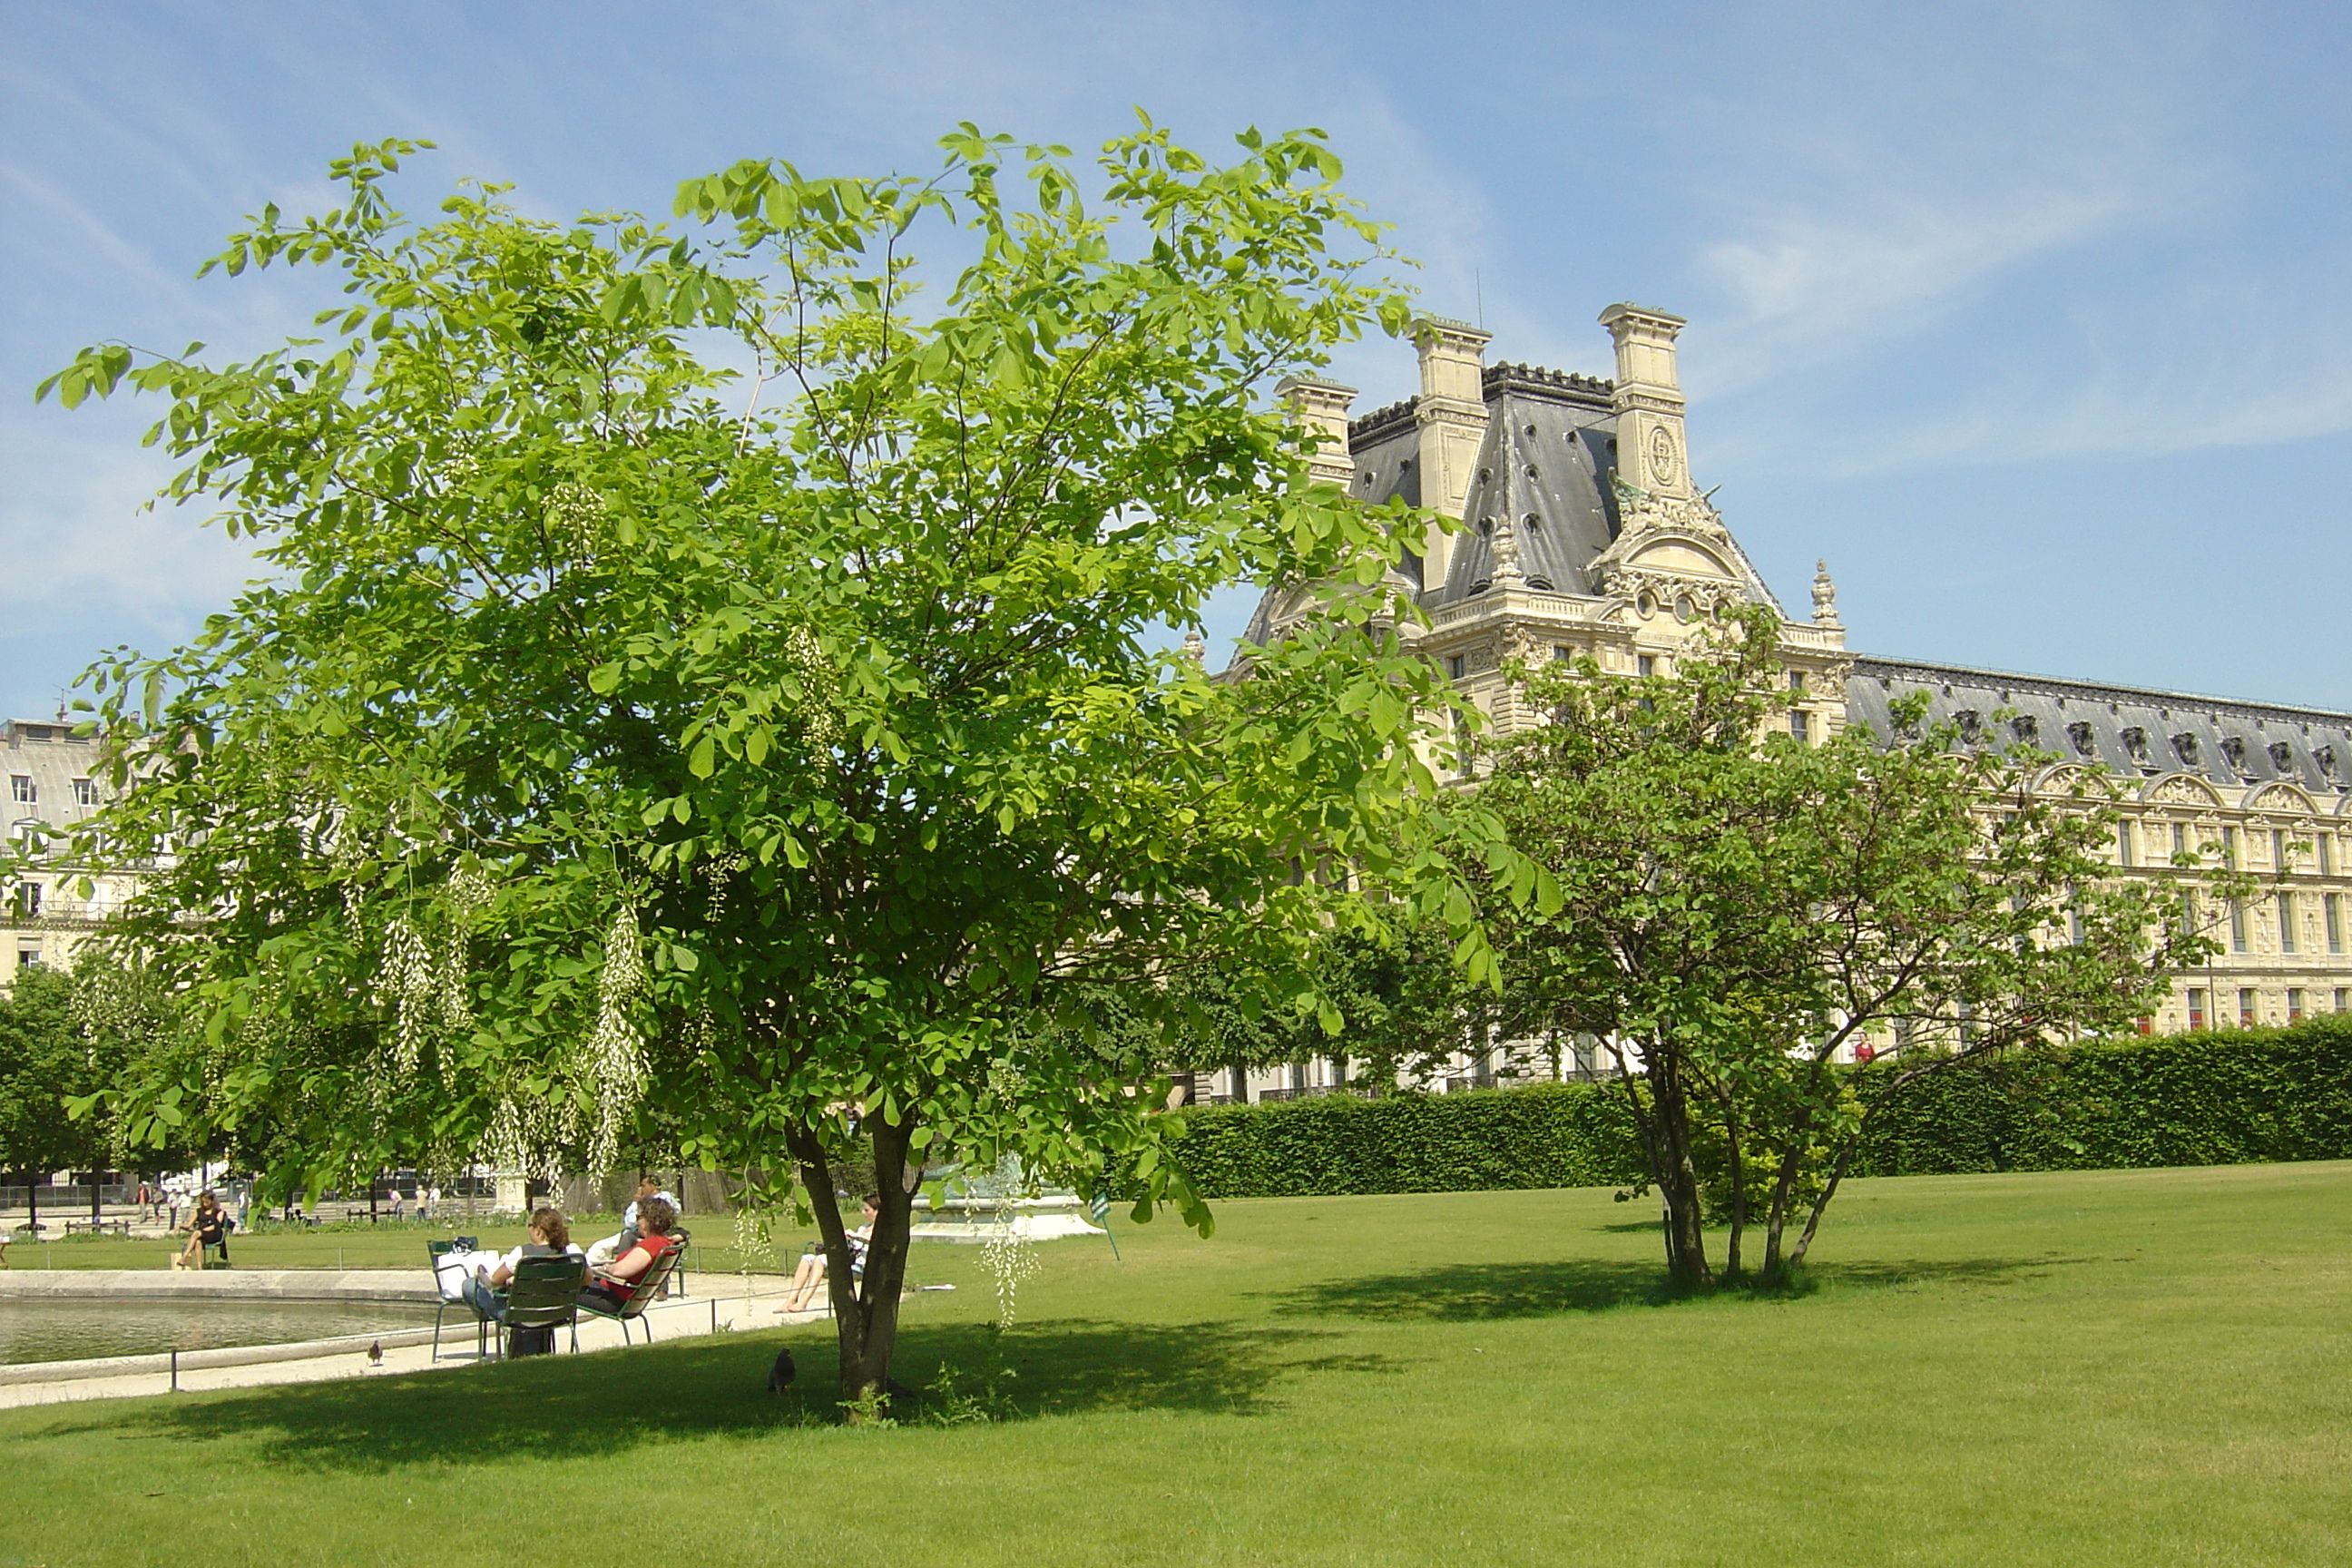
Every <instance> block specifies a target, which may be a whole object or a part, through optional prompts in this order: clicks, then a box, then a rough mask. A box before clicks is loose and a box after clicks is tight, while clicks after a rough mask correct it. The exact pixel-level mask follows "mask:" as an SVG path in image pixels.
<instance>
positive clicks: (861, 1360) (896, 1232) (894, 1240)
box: [786, 1117, 914, 1422]
mask: <svg viewBox="0 0 2352 1568" xmlns="http://www.w3.org/2000/svg"><path fill="white" fill-rule="evenodd" d="M913 1131H914V1128H913V1127H912V1125H910V1124H899V1125H893V1124H891V1123H889V1122H887V1121H882V1120H881V1119H880V1118H879V1117H875V1118H871V1119H869V1120H868V1121H866V1134H867V1136H868V1138H869V1139H870V1140H871V1142H872V1143H873V1146H874V1180H875V1193H874V1196H875V1201H876V1211H877V1212H876V1214H875V1218H874V1232H873V1235H872V1236H871V1237H868V1238H867V1240H866V1273H865V1276H864V1278H863V1279H860V1278H859V1277H858V1276H857V1275H856V1274H854V1273H852V1272H851V1269H850V1254H849V1232H848V1227H847V1226H845V1225H844V1224H843V1221H842V1215H841V1205H839V1204H838V1203H837V1202H835V1197H834V1192H833V1171H832V1166H831V1164H830V1163H828V1162H827V1161H826V1159H825V1157H824V1149H823V1148H822V1147H821V1146H820V1145H819V1144H818V1143H817V1142H816V1140H815V1138H814V1136H812V1135H810V1134H808V1133H805V1132H799V1133H793V1134H792V1135H791V1136H790V1137H789V1138H788V1139H787V1140H786V1142H787V1144H788V1146H789V1147H790V1148H791V1150H792V1153H793V1159H794V1161H795V1162H796V1163H798V1164H799V1165H800V1168H801V1181H802V1184H803V1186H804V1187H805V1188H806V1189H807V1191H808V1194H809V1203H810V1206H811V1207H813V1208H814V1209H815V1211H816V1222H817V1229H818V1231H819V1232H820V1233H821V1234H822V1235H823V1237H824V1257H825V1269H824V1274H825V1289H826V1292H827V1295H828V1298H829V1299H830V1300H831V1301H832V1303H833V1324H834V1336H835V1342H836V1344H837V1345H838V1347H839V1349H838V1353H839V1357H840V1363H841V1397H842V1405H843V1410H844V1412H845V1415H846V1416H847V1418H848V1419H849V1420H851V1421H853V1422H856V1421H862V1420H864V1419H866V1412H868V1411H870V1410H872V1409H874V1408H875V1405H876V1402H877V1400H879V1399H880V1398H881V1396H883V1395H884V1394H887V1392H888V1390H889V1386H890V1357H891V1353H892V1352H893V1351H894V1350H896V1348H897V1345H898V1298H899V1295H900V1293H901V1291H902V1290H903V1289H904V1288H905V1285H906V1279H907V1245H908V1238H909V1229H910V1226H911V1223H912V1219H911V1215H912V1210H913V1207H914V1201H913V1197H912V1195H911V1194H908V1191H907V1182H906V1167H907V1140H908V1135H909V1134H910V1133H912V1132H913Z"/></svg>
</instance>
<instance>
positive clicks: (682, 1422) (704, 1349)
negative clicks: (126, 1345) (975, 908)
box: [51, 1320, 1405, 1474]
mask: <svg viewBox="0 0 2352 1568" xmlns="http://www.w3.org/2000/svg"><path fill="white" fill-rule="evenodd" d="M1339 1337H1340V1335H1339V1333H1337V1332H1335V1331H1329V1330H1312V1329H1305V1328H1287V1327H1266V1326H1263V1325H1258V1326H1244V1325H1241V1324H1235V1323H1223V1322H1211V1323H1185V1324H1164V1325H1163V1324H1128V1323H1109V1322H1098V1321H1085V1320H1071V1321H1046V1322H1041V1323H1039V1324H1037V1325H1035V1326H1034V1327H1029V1328H1024V1329H1021V1330H1018V1331H1014V1332H1012V1333H1009V1334H1003V1335H999V1334H997V1333H995V1332H994V1331H992V1329H991V1328H990V1327H989V1326H988V1325H985V1324H971V1325H960V1324H941V1325H938V1326H936V1327H929V1326H927V1327H926V1328H925V1329H924V1330H923V1331H921V1332H920V1333H919V1334H914V1335H908V1336H907V1337H906V1338H905V1339H903V1340H902V1341H901V1342H900V1346H899V1355H898V1364H897V1365H896V1366H895V1367H894V1368H893V1373H894V1375H895V1376H896V1377H897V1378H898V1380H899V1381H901V1382H903V1383H905V1384H910V1385H913V1386H915V1387H917V1388H919V1389H929V1387H931V1385H933V1384H935V1383H936V1382H937V1381H938V1379H939V1375H940V1370H941V1369H942V1368H952V1369H953V1370H954V1375H955V1381H956V1383H957V1384H958V1385H959V1386H961V1388H963V1389H966V1390H974V1389H980V1388H984V1387H992V1388H993V1390H994V1394H993V1397H992V1399H991V1400H990V1401H989V1405H990V1409H991V1414H992V1418H994V1419H999V1420H1019V1419H1025V1418H1029V1417H1034V1416H1038V1415H1048V1414H1056V1415H1059V1414H1074V1413H1079V1412H1086V1411H1095V1410H1172V1411H1190V1412H1198V1413H1209V1414H1218V1415H1256V1414H1261V1413H1264V1412H1265V1411H1267V1410H1271V1409H1274V1408H1276V1407H1277V1406H1278V1405H1279V1403H1280V1400H1279V1397H1278V1391H1279V1385H1280V1384H1281V1382H1282V1380H1283V1379H1284V1378H1285V1377H1286V1376H1297V1375H1302V1374H1312V1373H1348V1372H1354V1373H1386V1372H1397V1371H1402V1370H1403V1367H1404V1364H1405V1363H1402V1362H1399V1361H1395V1360H1392V1359H1391V1358H1387V1357H1381V1356H1372V1355H1361V1354H1350V1353H1337V1352H1334V1351H1333V1350H1332V1347H1331V1346H1330V1345H1329V1343H1328V1342H1330V1341H1332V1340H1335V1339H1338V1338H1339ZM787 1345H788V1346H790V1347H791V1349H792V1350H793V1355H794V1357H795V1358H796V1360H797V1361H798V1362H799V1363H801V1367H802V1375H801V1378H800V1380H799V1384H797V1385H796V1386H795V1387H794V1388H793V1389H792V1390H791V1391H790V1392H788V1393H787V1394H784V1395H782V1397H779V1396H778V1395H775V1394H770V1393H769V1392H767V1387H766V1382H767V1374H768V1368H769V1364H770V1363H771V1362H772V1360H773V1359H774V1357H775V1353H776V1352H777V1350H778V1349H779V1348H780V1347H782V1346H787ZM1315 1352H1324V1353H1321V1354H1317V1353H1315ZM833 1356H834V1347H833V1341H832V1338H831V1336H830V1335H829V1334H826V1335H824V1337H822V1338H813V1337H811V1336H810V1335H808V1334H806V1333H794V1332H793V1331H788V1330H787V1331H765V1332H758V1333H744V1334H732V1335H728V1336H726V1337H725V1338H723V1339H719V1340H716V1341H713V1340H709V1339H694V1340H687V1341H681V1342H677V1343H673V1344H663V1345H655V1346H650V1347H646V1348H641V1349H638V1350H634V1351H628V1350H624V1351H621V1352H604V1353H600V1354H596V1355H589V1356H571V1355H555V1356H546V1357H533V1358H530V1359H529V1360H525V1361H520V1362H516V1363H510V1364H494V1365H489V1366H482V1367H472V1368H467V1369H464V1370H461V1371H454V1372H451V1371H443V1372H434V1373H420V1374H416V1375H412V1376H404V1377H382V1378H370V1377H361V1378H352V1379H349V1380H346V1381H341V1382H335V1383H314V1384H286V1385H281V1386H278V1387H270V1388H256V1389H247V1390H239V1391H236V1392H234V1393H225V1394H207V1395H183V1396H181V1397H180V1399H178V1400H175V1401H173V1402H170V1403H163V1404H158V1405H151V1406H149V1407H148V1408H146V1409H144V1410H142V1411H139V1412H137V1413H136V1414H134V1415H130V1417H129V1418H128V1420H127V1421H126V1420H125V1419H124V1418H123V1416H121V1415H113V1418H112V1419H103V1418H100V1419H89V1418H85V1419H80V1420H75V1419H72V1418H68V1419H67V1420H65V1421H62V1422H60V1423H59V1425H58V1426H55V1427H53V1428H51V1430H52V1431H54V1432H56V1433H58V1434H59V1435H65V1434H68V1433H76V1432H100V1431H103V1432H107V1433H109V1434H110V1435H113V1436H124V1435H126V1434H125V1427H126V1426H128V1427H129V1428H131V1432H132V1433H141V1434H142V1435H146V1436H155V1437H158V1438H162V1439H164V1440H167V1441H170V1442H173V1443H174V1444H179V1443H188V1442H195V1443H207V1442H220V1441H227V1440H242V1441H243V1442H244V1443H245V1444H247V1445H250V1447H249V1448H248V1452H253V1451H254V1450H257V1453H256V1455H255V1457H257V1458H258V1459H259V1460H260V1461H261V1462H264V1463H268V1464H273V1465H284V1466H287V1467H289V1468H295V1469H304V1470H312V1471H331V1472H341V1473H357V1474H382V1473H384V1472H388V1471H392V1470H395V1469H399V1468H404V1467H407V1466H412V1465H417V1464H433V1463H439V1464H467V1463H483V1462H494V1461H497V1460H501V1459H517V1458H531V1459H562V1458H591V1457H607V1458H609V1457H611V1456H613V1455H614V1454H616V1453H624V1452H626V1451H627V1450H628V1449H630V1448H632V1447H636V1446H639V1445H642V1444H646V1443H654V1442H661V1441H666V1440H670V1439H677V1438H690V1437H708V1436H730V1435H734V1436H761V1435H764V1434H768V1433H772V1432H775V1431H778V1430H780V1429H784V1428H790V1427H795V1426H829V1425H831V1424H832V1423H833V1421H834V1419H835V1411H836V1409H837V1405H838V1400H839V1397H840V1391H839V1388H838V1385H837V1384H836V1382H835V1376H834V1371H833ZM967 1408H969V1406H967ZM940 1409H941V1404H940V1401H939V1400H938V1399H936V1398H934V1397H931V1396H929V1395H927V1396H926V1397H925V1398H924V1399H923V1400H922V1401H921V1402H920V1403H919V1404H917V1403H914V1402H908V1401H900V1402H899V1403H898V1407H897V1409H896V1414H898V1415H899V1416H900V1417H901V1419H902V1420H912V1421H920V1420H922V1419H924V1417H925V1415H926V1414H927V1413H930V1414H937V1413H939V1412H940ZM79 1414H81V1415H84V1416H87V1415H88V1414H89V1413H87V1412H82V1413H79Z"/></svg>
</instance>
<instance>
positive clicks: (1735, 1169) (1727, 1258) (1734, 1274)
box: [1723, 1096, 1748, 1279]
mask: <svg viewBox="0 0 2352 1568" xmlns="http://www.w3.org/2000/svg"><path fill="white" fill-rule="evenodd" d="M1723 1144H1724V1147H1725V1148H1726V1149H1727V1151H1729V1152H1730V1156H1731V1234H1730V1235H1729V1236H1728V1237H1726V1238H1725V1239H1724V1243H1723V1277H1724V1278H1725V1279H1738V1278H1739V1241H1740V1237H1743V1236H1744V1235H1746V1234H1747V1231H1748V1166H1747V1164H1746V1163H1745V1162H1744V1161H1743V1160H1742V1159H1741V1158H1740V1152H1739V1112H1738V1109H1737V1108H1736V1107H1734V1106H1733V1105H1732V1103H1731V1100H1730V1098H1729V1096H1726V1097H1725V1099H1724V1105H1723Z"/></svg>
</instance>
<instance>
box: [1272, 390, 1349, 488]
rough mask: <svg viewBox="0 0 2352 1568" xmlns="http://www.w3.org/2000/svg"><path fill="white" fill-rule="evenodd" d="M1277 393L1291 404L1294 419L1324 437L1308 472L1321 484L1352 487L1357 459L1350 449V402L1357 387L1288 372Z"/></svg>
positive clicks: (1309, 462) (1309, 463) (1308, 462)
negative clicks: (1352, 455)
mask: <svg viewBox="0 0 2352 1568" xmlns="http://www.w3.org/2000/svg"><path fill="white" fill-rule="evenodd" d="M1274 395H1276V397H1279V398H1280V399H1282V401H1283V403H1284V405H1286V406H1287V407H1288V408H1289V410H1290V416H1291V417H1292V418H1293V419H1295V420H1297V422H1298V423H1299V424H1300V425H1303V426H1306V427H1307V429H1309V430H1312V431H1314V432H1316V433H1317V434H1318V435H1319V436H1320V437H1322V442H1321V444H1320V445H1319V446H1318V447H1317V448H1316V450H1315V455H1314V456H1313V457H1312V458H1308V459H1307V472H1308V474H1309V475H1310V476H1311V477H1312V478H1313V479H1316V480H1317V481H1318V482H1319V483H1322V484H1327V485H1337V486H1339V488H1340V489H1343V490H1344V489H1350V488H1352V487H1353V486H1354V484H1355V482H1356V462H1355V459H1354V458H1352V457H1350V456H1349V453H1348V405H1349V404H1351V403H1353V402H1354V401H1355V400H1356V389H1355V388H1354V387H1352V386H1341V385H1340V384H1339V383H1338V382H1336V381H1318V380H1316V379H1315V378H1314V377H1313V376H1285V377H1284V378H1283V379H1282V381H1281V382H1280V383H1279V384H1277V385H1276V387H1275V389H1274Z"/></svg>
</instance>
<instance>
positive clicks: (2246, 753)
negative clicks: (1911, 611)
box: [1845, 655, 2352, 802]
mask: <svg viewBox="0 0 2352 1568" xmlns="http://www.w3.org/2000/svg"><path fill="white" fill-rule="evenodd" d="M1923 691H1924V692H1925V693H1927V699H1928V703H1927V722H1928V723H1929V724H1931V725H1932V724H1939V723H1943V722H1945V721H1950V722H1953V723H1956V724H1958V726H1959V728H1960V732H1961V735H1962V737H1963V738H1964V739H1968V740H1971V741H1974V742H1977V743H1979V744H1983V745H1987V746H1990V747H1993V748H1995V749H1997V750H2000V751H2008V750H2011V749H2014V748H2021V747H2032V748H2036V749H2039V750H2042V751H2045V752H2056V753H2058V754H2059V755H2060V756H2061V757H2063V758H2065V759H2067V760H2068V761H2073V762H2079V763H2095V764H2097V765H2099V766H2101V767H2104V768H2105V769H2106V770H2107V771H2108V772H2109V773H2120V774H2123V775H2125V776H2126V777H2137V778H2154V777H2157V776H2158V775H2159V774H2164V773H2189V774H2192V775H2194V776H2196V777H2199V778H2201V779H2205V780H2207V781H2209V782H2210V784H2214V785H2215V786H2217V787H2219V788H2221V789H2222V790H2224V791H2231V792H2234V791H2242V790H2244V789H2246V788H2247V787H2249V786H2252V785H2257V784H2270V783H2273V782H2276V781H2284V782H2286V783H2290V784H2297V785H2300V786H2301V787H2302V788H2303V789H2305V790H2306V791H2308V792H2310V793H2311V794H2313V795H2317V796H2319V797H2320V798H2321V800H2322V801H2323V802H2326V801H2330V800H2333V799H2334V798H2335V797H2336V796H2337V795H2344V794H2352V713H2339V712H2336V711H2335V710H2332V709H2325V708H2295V707H2289V706H2284V705H2281V704H2276V703H2268V702H2251V701H2246V700H2242V699H2238V698H2231V697H2202V696H2199V695H2196V694H2195V693H2192V692H2184V691H2158V690H2153V689H2146V688H2141V687H2131V686H2109V685H2104V684H2101V683H2099V682H2097V681H2090V680H2066V679H2058V678H2055V677H2052V676H2046V675H2019V674H2014V673H2011V672H2010V671H2007V670H1998V669H1970V668H1966V667H1963V666H1959V665H1949V664H1931V663H1925V662H1921V661H1916V660H1902V659H1889V658H1870V657H1868V656H1864V655H1857V656H1856V657H1855V658H1854V661H1853V673H1852V674H1851V675H1849V676H1848V677H1847V678H1846V693H1845V695H1846V716H1847V720H1848V721H1849V722H1851V723H1855V724H1867V725H1869V726H1870V728H1871V729H1872V730H1873V731H1875V732H1876V733H1877V734H1879V735H1880V736H1881V737H1885V736H1886V735H1888V734H1889V732H1890V730H1891V721H1890V719H1889V710H1890V707H1891V704H1892V702H1893V700H1895V698H1898V697H1906V696H1910V695H1913V694H1915V693H1918V692H1923Z"/></svg>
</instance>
